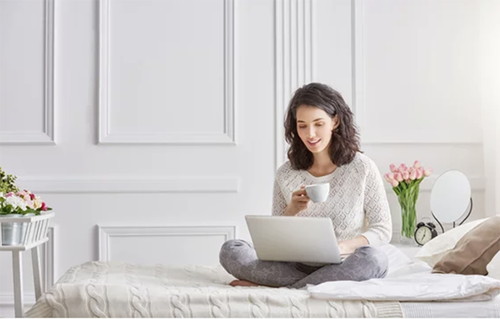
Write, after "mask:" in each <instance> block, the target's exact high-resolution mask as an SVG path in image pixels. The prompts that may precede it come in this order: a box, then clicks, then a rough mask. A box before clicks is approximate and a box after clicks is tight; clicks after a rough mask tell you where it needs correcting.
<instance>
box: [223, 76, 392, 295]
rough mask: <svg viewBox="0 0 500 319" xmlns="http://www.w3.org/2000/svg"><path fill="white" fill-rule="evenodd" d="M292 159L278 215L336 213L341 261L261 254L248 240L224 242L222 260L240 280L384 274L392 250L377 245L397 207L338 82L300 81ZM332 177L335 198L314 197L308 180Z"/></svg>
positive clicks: (292, 119) (282, 281)
mask: <svg viewBox="0 0 500 319" xmlns="http://www.w3.org/2000/svg"><path fill="white" fill-rule="evenodd" d="M285 137H286V141H287V142H288V143H289V144H290V149H289V150H288V159H289V161H288V162H286V163H285V164H283V165H282V166H281V167H280V168H279V169H278V171H277V173H276V179H275V182H274V194H273V215H277V216H308V217H329V218H331V219H332V221H333V225H334V227H335V233H336V236H337V239H338V240H339V248H340V253H341V254H344V255H349V256H348V257H347V258H346V259H345V260H344V261H343V263H341V264H327V265H312V264H303V263H289V262H274V261H260V260H259V259H258V258H257V255H256V253H255V250H254V249H253V247H252V246H251V245H250V244H248V243H247V242H245V241H243V240H230V241H227V242H226V243H224V245H223V246H222V249H221V252H220V262H221V265H222V266H223V267H224V268H225V269H226V270H227V271H228V272H229V273H230V274H232V275H233V276H235V277H236V278H238V279H239V280H235V281H233V282H232V283H231V285H232V286H256V285H263V286H270V287H283V286H286V287H290V288H302V287H304V286H306V285H307V284H313V285H317V284H320V283H323V282H326V281H335V280H355V281H361V280H367V279H371V278H383V277H384V276H385V275H386V273H387V267H388V259H387V256H386V255H385V254H384V253H383V252H382V251H380V250H378V249H377V248H376V247H377V246H380V245H382V244H386V243H388V242H389V241H390V239H391V235H392V222H391V214H390V211H389V204H388V201H387V195H386V193H385V189H384V186H383V182H382V178H381V176H380V173H379V171H378V169H377V166H376V165H375V163H374V162H373V161H372V160H371V159H369V158H368V157H367V156H365V155H363V154H362V153H361V151H360V150H359V138H358V133H357V131H356V126H355V124H354V121H353V114H352V112H351V110H350V109H349V107H348V106H347V104H346V103H345V102H344V100H343V98H342V96H341V95H340V94H339V93H338V92H337V91H335V90H333V89H332V88H331V87H329V86H327V85H324V84H320V83H310V84H308V85H305V86H303V87H302V88H299V89H298V90H297V91H296V92H295V94H294V96H293V98H292V100H291V101H290V104H289V106H288V111H287V115H286V120H285ZM316 183H330V193H329V196H328V199H327V200H326V201H325V202H323V203H311V202H310V200H309V198H308V196H307V194H306V192H305V189H304V187H305V185H308V184H316Z"/></svg>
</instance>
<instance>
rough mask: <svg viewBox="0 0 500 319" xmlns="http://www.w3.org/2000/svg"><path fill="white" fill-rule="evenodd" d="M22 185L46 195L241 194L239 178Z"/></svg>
mask: <svg viewBox="0 0 500 319" xmlns="http://www.w3.org/2000/svg"><path fill="white" fill-rule="evenodd" d="M19 183H20V185H23V187H24V188H26V189H30V190H32V191H33V192H42V193H237V192H238V191H239V184H240V181H239V179H238V178H235V177H213V178H210V177H192V178H187V177H186V178H147V177H114V178H105V177H88V178H82V177H74V178H72V177H26V178H20V179H19Z"/></svg>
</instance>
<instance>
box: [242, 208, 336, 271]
mask: <svg viewBox="0 0 500 319" xmlns="http://www.w3.org/2000/svg"><path fill="white" fill-rule="evenodd" d="M245 219H246V222H247V225H248V230H249V231H250V235H251V237H252V241H253V245H254V248H255V250H256V252H257V257H258V258H259V259H260V260H268V261H287V262H306V263H307V262H309V263H322V264H339V263H341V262H342V260H343V258H341V256H340V251H339V246H338V243H337V237H336V236H335V232H334V229H333V223H332V220H331V219H330V218H321V217H297V216H262V215H256V216H252V215H248V216H245ZM343 257H344V256H343Z"/></svg>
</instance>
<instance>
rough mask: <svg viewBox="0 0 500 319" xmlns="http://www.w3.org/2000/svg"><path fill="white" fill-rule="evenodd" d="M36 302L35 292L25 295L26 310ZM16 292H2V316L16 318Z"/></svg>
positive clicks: (0, 305) (0, 294) (0, 309)
mask: <svg viewBox="0 0 500 319" xmlns="http://www.w3.org/2000/svg"><path fill="white" fill-rule="evenodd" d="M34 304H35V293H25V294H24V295H23V305H24V311H25V312H26V311H28V310H29V309H30V308H31V307H32V306H33V305H34ZM14 313H15V311H14V294H11V293H10V294H9V293H0V317H5V318H14Z"/></svg>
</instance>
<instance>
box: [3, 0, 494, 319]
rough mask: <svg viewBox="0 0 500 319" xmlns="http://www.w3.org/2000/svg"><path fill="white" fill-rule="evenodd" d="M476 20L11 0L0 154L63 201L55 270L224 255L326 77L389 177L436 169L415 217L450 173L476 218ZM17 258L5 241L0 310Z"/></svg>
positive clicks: (216, 2)
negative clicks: (293, 122)
mask: <svg viewBox="0 0 500 319" xmlns="http://www.w3.org/2000/svg"><path fill="white" fill-rule="evenodd" d="M52 10H54V11H52ZM479 22H480V20H479V15H478V8H477V4H476V2H475V1H473V0H460V1H458V0H456V1H451V0H450V1H446V0H440V1H431V0H427V1H422V0H411V1H410V0H408V1H399V0H370V1H366V0H365V1H362V0H360V1H351V0H337V1H327V0H292V1H287V0H276V1H271V0H259V1H255V0H239V1H234V0H210V1H208V0H198V1H195V0H187V1H186V0H183V1H180V0H170V1H160V0H156V1H153V0H143V1H137V0H100V1H90V0H80V1H62V0H55V1H54V0H45V1H42V0H0V125H1V127H0V143H1V145H0V166H2V167H3V168H4V169H5V170H6V171H7V172H9V173H11V174H15V175H18V176H19V184H20V185H21V186H22V187H27V188H29V189H31V190H32V191H34V192H37V191H38V193H40V195H42V197H43V198H44V199H45V200H46V201H47V202H48V203H49V205H50V206H52V207H53V208H54V211H55V212H56V214H57V215H56V217H55V220H54V224H55V225H57V227H56V228H55V232H54V234H55V236H54V238H55V242H54V244H53V250H54V254H53V255H54V260H53V261H51V262H49V263H48V265H49V267H50V268H51V269H49V271H48V273H50V272H54V278H55V279H56V280H57V278H59V276H60V275H62V274H63V273H64V272H65V271H66V270H67V269H68V268H69V267H71V266H73V265H76V264H79V263H82V262H85V261H88V260H97V259H99V258H101V259H102V260H108V259H111V260H116V259H126V260H129V261H132V262H147V263H152V262H164V263H172V264H179V263H201V264H216V263H217V259H218V256H217V252H218V249H219V247H220V245H221V244H222V242H223V241H224V240H227V239H228V238H233V237H238V238H248V233H247V230H246V226H245V224H244V220H243V217H244V215H247V214H269V213H270V209H271V199H272V197H271V195H272V182H273V178H274V171H275V169H276V167H277V165H279V164H280V163H282V161H283V150H284V144H283V139H282V134H283V130H282V117H283V113H284V108H285V107H286V104H287V103H288V100H289V98H290V97H291V94H292V93H293V91H294V90H295V89H296V88H297V87H298V86H300V85H302V84H304V83H308V82H310V81H319V82H325V83H327V84H329V85H331V86H332V87H334V88H336V89H337V90H339V91H340V92H341V93H342V94H343V95H344V98H345V99H346V100H347V102H348V103H349V105H351V106H352V108H353V110H354V112H355V113H356V120H357V122H358V124H359V126H360V128H361V134H362V148H363V150H364V151H365V153H366V154H367V155H368V156H370V157H371V158H372V159H373V160H375V162H376V163H377V165H378V166H379V169H380V170H381V173H385V172H387V171H388V165H389V164H390V163H392V162H394V163H397V164H399V163H401V162H405V163H407V164H410V163H413V161H414V160H415V159H419V160H420V161H421V162H422V164H423V165H424V166H432V167H433V168H434V169H435V170H436V174H434V176H433V177H431V178H429V179H428V180H426V181H425V182H424V183H423V184H422V193H421V196H420V199H419V203H418V209H419V212H418V214H419V217H423V216H428V215H429V214H430V212H429V204H428V202H429V194H430V193H429V191H430V188H431V186H432V183H433V180H435V177H436V176H437V175H438V174H440V173H442V172H444V171H446V170H448V169H452V168H456V169H460V170H462V171H463V172H465V173H466V174H467V175H468V176H469V178H470V180H471V182H472V186H473V198H474V201H475V209H474V213H473V215H472V218H473V219H478V218H481V217H482V216H484V209H483V207H484V203H483V202H484V176H483V158H482V145H481V129H480V122H479V117H476V116H474V114H476V107H477V105H476V101H477V95H478V94H479V93H478V92H479V90H480V87H479V81H478V76H479V75H478V72H479V70H478V69H479V64H478V59H479V54H480V52H477V50H475V43H476V41H477V38H476V36H477V34H478V33H479V32H480V25H479ZM52 25H53V26H54V27H53V28H52ZM99 44H100V45H99ZM387 190H388V194H389V199H390V202H391V208H392V214H393V217H394V228H395V230H396V231H397V230H398V229H399V224H400V217H399V208H398V205H397V200H396V197H395V196H394V194H392V191H391V190H390V188H389V187H388V188H387ZM98 226H101V228H98ZM48 251H49V252H50V249H49V250H48ZM48 255H49V256H52V255H51V254H50V253H48ZM26 257H27V258H26V260H25V275H26V279H25V288H26V295H27V300H28V301H31V302H33V287H32V286H33V285H32V283H31V270H30V267H29V264H28V262H29V256H28V254H26ZM10 267H11V259H10V256H8V255H7V254H5V253H1V254H0V269H1V271H0V307H1V308H0V315H8V314H9V313H10V311H11V307H10V306H9V304H11V302H12V283H11V281H12V279H11V275H10ZM46 276H48V275H46Z"/></svg>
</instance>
